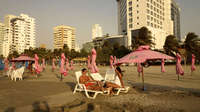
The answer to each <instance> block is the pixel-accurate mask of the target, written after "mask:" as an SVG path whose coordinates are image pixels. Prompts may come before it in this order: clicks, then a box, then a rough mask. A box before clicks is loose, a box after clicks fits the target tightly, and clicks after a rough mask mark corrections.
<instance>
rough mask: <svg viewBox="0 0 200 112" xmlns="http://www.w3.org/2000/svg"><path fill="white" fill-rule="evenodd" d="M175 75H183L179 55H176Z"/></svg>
mask: <svg viewBox="0 0 200 112" xmlns="http://www.w3.org/2000/svg"><path fill="white" fill-rule="evenodd" d="M176 74H178V75H184V71H183V68H182V66H181V56H180V54H179V53H176Z"/></svg>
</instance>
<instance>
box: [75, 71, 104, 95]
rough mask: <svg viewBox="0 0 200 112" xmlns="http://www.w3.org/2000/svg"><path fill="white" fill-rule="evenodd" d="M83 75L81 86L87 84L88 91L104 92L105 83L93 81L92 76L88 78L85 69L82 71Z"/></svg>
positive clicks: (80, 80)
mask: <svg viewBox="0 0 200 112" xmlns="http://www.w3.org/2000/svg"><path fill="white" fill-rule="evenodd" d="M81 71H82V75H81V76H80V78H79V82H80V83H81V84H85V86H86V88H87V89H91V90H100V91H101V90H104V88H103V83H102V82H100V81H96V80H93V79H92V78H91V77H90V76H87V75H86V74H87V70H86V69H85V68H83V69H82V70H81Z"/></svg>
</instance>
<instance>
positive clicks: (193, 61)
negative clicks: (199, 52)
mask: <svg viewBox="0 0 200 112" xmlns="http://www.w3.org/2000/svg"><path fill="white" fill-rule="evenodd" d="M195 57H196V56H195V55H194V54H192V65H191V71H192V72H193V71H195V70H196V67H195Z"/></svg>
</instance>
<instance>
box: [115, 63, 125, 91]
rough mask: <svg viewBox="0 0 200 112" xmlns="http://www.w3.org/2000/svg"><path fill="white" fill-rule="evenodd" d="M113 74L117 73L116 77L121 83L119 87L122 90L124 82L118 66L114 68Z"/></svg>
mask: <svg viewBox="0 0 200 112" xmlns="http://www.w3.org/2000/svg"><path fill="white" fill-rule="evenodd" d="M115 72H116V73H117V76H118V77H119V80H120V83H121V86H122V87H123V88H124V82H123V80H122V77H123V73H122V72H123V71H122V70H121V68H120V67H119V66H117V67H116V69H115Z"/></svg>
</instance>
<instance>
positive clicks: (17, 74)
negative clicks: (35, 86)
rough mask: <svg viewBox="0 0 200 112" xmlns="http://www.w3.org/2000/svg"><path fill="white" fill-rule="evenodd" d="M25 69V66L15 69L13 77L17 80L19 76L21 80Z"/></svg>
mask: <svg viewBox="0 0 200 112" xmlns="http://www.w3.org/2000/svg"><path fill="white" fill-rule="evenodd" d="M24 69H25V67H24V66H23V67H21V68H19V69H16V70H13V73H12V76H11V79H12V80H15V81H17V78H19V80H23V77H22V76H23V73H24Z"/></svg>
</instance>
